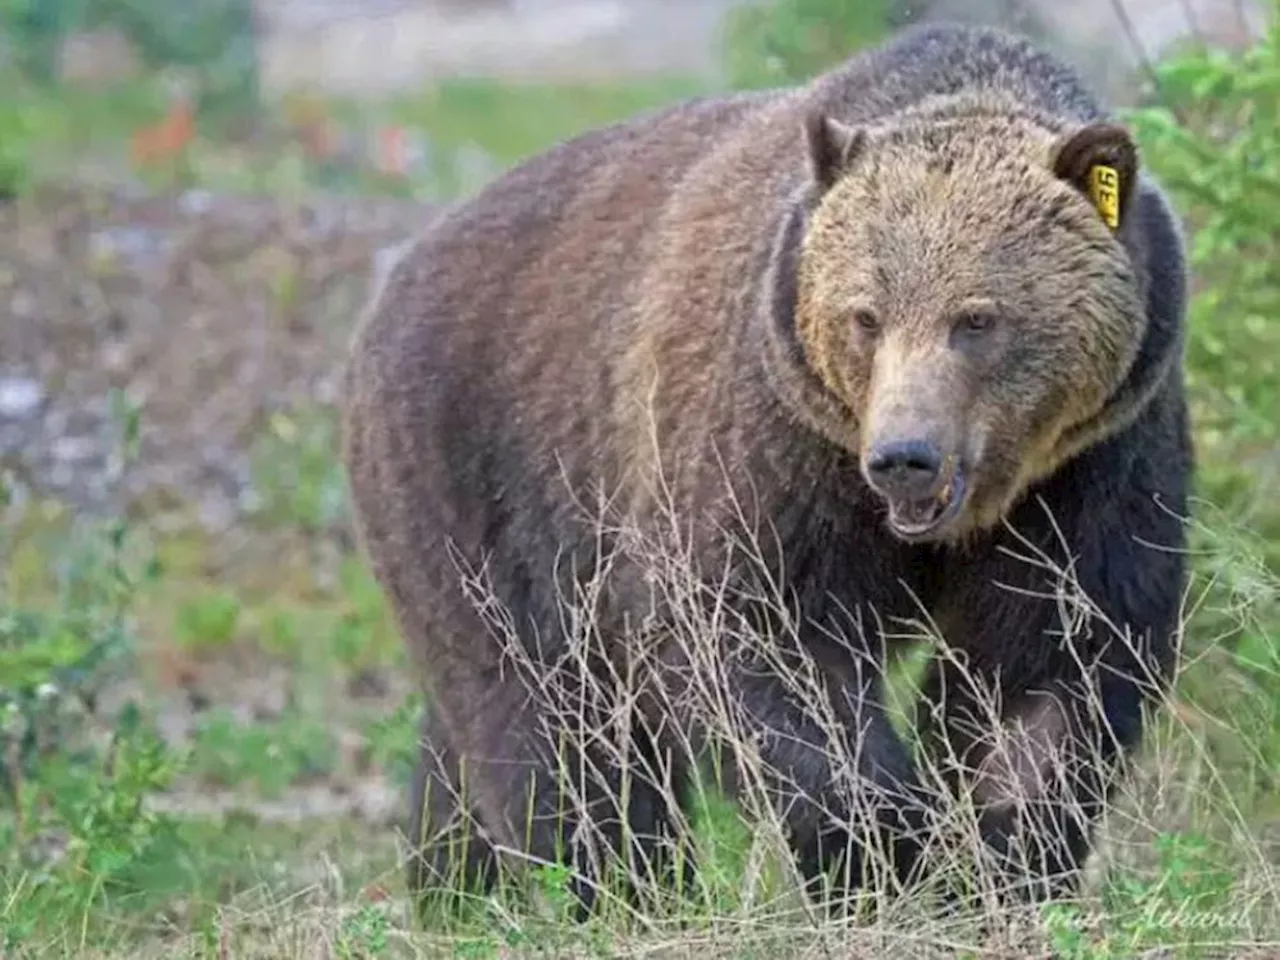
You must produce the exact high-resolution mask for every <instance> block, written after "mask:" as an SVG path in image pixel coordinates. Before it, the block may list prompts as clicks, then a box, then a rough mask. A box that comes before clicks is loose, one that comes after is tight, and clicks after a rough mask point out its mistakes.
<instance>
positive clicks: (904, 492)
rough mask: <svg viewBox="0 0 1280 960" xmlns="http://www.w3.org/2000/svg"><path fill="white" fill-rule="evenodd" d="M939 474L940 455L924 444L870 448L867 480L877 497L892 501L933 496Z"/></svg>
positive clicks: (900, 443)
mask: <svg viewBox="0 0 1280 960" xmlns="http://www.w3.org/2000/svg"><path fill="white" fill-rule="evenodd" d="M941 472H942V451H940V450H939V449H938V448H937V447H936V446H934V445H933V444H932V443H929V442H928V441H926V440H900V441H896V442H893V443H884V444H880V445H878V446H876V447H873V448H872V450H871V453H870V455H869V456H868V457H867V477H868V479H869V480H870V481H871V485H872V486H873V487H875V488H876V489H877V490H878V491H880V493H882V494H884V495H885V496H887V497H890V498H892V499H895V500H925V499H928V498H929V497H931V496H933V492H934V488H935V487H936V486H937V483H938V477H939V474H941Z"/></svg>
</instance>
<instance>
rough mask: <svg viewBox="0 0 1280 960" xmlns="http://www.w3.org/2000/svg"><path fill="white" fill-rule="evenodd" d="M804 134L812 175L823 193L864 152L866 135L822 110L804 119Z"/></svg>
mask: <svg viewBox="0 0 1280 960" xmlns="http://www.w3.org/2000/svg"><path fill="white" fill-rule="evenodd" d="M804 135H805V141H806V143H807V145H808V150H809V173H810V175H811V176H812V177H813V180H814V182H815V183H816V184H817V185H818V186H819V187H821V188H822V189H823V190H827V189H829V188H830V187H831V186H832V185H834V184H835V182H836V181H837V180H839V179H840V175H841V174H842V173H844V172H845V171H846V170H848V168H849V164H850V163H852V162H853V161H854V160H855V159H856V158H857V156H858V154H859V153H860V152H861V151H862V148H863V146H864V145H865V144H866V141H867V133H866V131H865V130H864V129H862V128H861V127H850V126H846V125H845V124H843V123H841V122H840V121H839V120H836V119H834V118H832V117H829V116H827V115H826V114H825V113H822V112H821V111H819V110H814V111H811V112H810V113H809V114H808V115H807V116H806V117H805V119H804Z"/></svg>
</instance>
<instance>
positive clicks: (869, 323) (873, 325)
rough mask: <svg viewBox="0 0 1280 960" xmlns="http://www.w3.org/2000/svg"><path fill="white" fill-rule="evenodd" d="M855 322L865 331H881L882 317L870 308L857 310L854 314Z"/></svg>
mask: <svg viewBox="0 0 1280 960" xmlns="http://www.w3.org/2000/svg"><path fill="white" fill-rule="evenodd" d="M853 322H854V323H856V324H857V325H858V329H860V330H862V331H863V332H864V333H878V332H879V331H880V318H879V317H877V316H876V315H875V314H874V313H872V312H871V311H870V310H858V311H856V312H855V313H854V315H853Z"/></svg>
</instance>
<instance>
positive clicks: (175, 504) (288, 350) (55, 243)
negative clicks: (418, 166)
mask: <svg viewBox="0 0 1280 960" xmlns="http://www.w3.org/2000/svg"><path fill="white" fill-rule="evenodd" d="M428 215H429V213H428V209H427V208H425V207H422V206H417V205H414V204H408V203H399V202H394V201H381V200H358V201H353V200H336V199H334V200H330V199H324V200H315V201H309V202H304V203H297V204H293V203H287V202H277V201H270V200H256V199H245V198H237V197H214V196H211V195H209V194H205V193H202V192H198V191H190V192H186V193H182V194H178V195H172V196H146V195H133V194H131V192H130V191H128V190H125V189H123V188H121V189H117V190H108V189H102V188H84V189H77V188H74V187H67V188H57V189H48V190H44V191H41V192H40V193H39V194H38V195H35V196H32V197H28V198H24V199H23V200H22V201H21V202H19V203H17V204H13V205H8V206H6V207H4V208H2V209H0V264H2V265H3V266H0V311H2V312H3V317H4V323H3V324H0V466H3V468H5V469H7V470H9V471H12V473H13V475H14V476H16V478H17V479H18V481H19V482H20V485H21V487H25V488H28V489H29V490H30V492H32V493H34V494H36V495H52V496H57V497H58V498H60V499H65V500H67V501H68V502H69V503H71V504H73V505H74V506H75V507H76V508H78V509H83V510H97V509H102V508H106V507H119V506H121V505H122V504H121V503H120V500H119V498H120V497H123V498H124V499H125V501H127V503H128V504H129V505H131V506H145V507H147V508H148V513H149V514H151V515H152V516H154V517H156V518H158V519H159V520H160V521H161V522H170V523H174V522H178V521H179V520H181V521H190V520H192V519H195V520H198V521H199V522H200V523H202V524H203V525H205V526H206V527H207V528H209V529H211V530H221V529H224V528H225V527H226V526H227V525H228V524H230V523H231V522H232V521H233V520H234V519H235V517H236V516H237V514H238V513H239V512H240V511H242V510H243V509H246V508H249V507H251V506H252V504H253V502H254V491H253V489H252V486H251V482H250V481H251V478H250V469H249V463H248V456H249V450H250V448H251V446H252V441H253V440H254V439H255V437H256V436H258V435H259V434H260V433H261V431H262V430H263V427H264V424H265V423H266V422H267V421H268V419H269V418H270V416H271V414H272V413H273V412H274V411H278V410H282V409H288V408H293V407H298V406H304V407H305V406H308V405H320V406H326V405H330V404H332V403H333V402H334V400H335V399H336V395H337V389H338V380H337V377H338V371H339V367H340V363H341V357H342V354H343V348H344V346H345V342H346V338H347V337H348V336H349V333H350V330H351V325H352V323H353V321H354V319H355V317H356V315H357V314H358V312H359V310H360V307H361V306H362V304H363V302H364V299H365V297H366V295H367V292H368V289H369V284H370V280H371V277H372V275H373V271H374V270H375V269H376V268H377V266H378V265H379V264H380V263H381V262H383V259H385V258H386V257H387V256H389V255H391V254H392V253H393V252H394V249H395V247H396V245H397V244H398V243H400V242H402V241H404V240H405V239H406V238H407V237H409V236H410V235H411V234H412V233H413V231H414V230H415V228H416V227H418V226H420V225H421V224H423V223H424V222H425V221H426V218H427V216H428ZM117 389H118V390H121V391H123V392H124V394H125V395H126V396H127V397H128V398H129V400H130V401H131V402H132V403H134V404H137V405H139V406H140V407H141V416H142V420H141V425H142V430H141V451H140V453H141V455H140V457H139V458H138V460H137V463H136V465H133V466H131V467H130V469H129V471H128V473H127V475H125V476H123V477H118V476H117V475H116V474H117V473H118V470H119V464H118V463H117V462H116V458H114V456H113V450H114V446H115V440H116V432H117V431H116V429H115V427H114V425H113V420H112V416H111V409H110V394H111V391H113V390H117ZM113 498H114V499H113Z"/></svg>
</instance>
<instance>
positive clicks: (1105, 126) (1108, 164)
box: [1050, 123, 1138, 230]
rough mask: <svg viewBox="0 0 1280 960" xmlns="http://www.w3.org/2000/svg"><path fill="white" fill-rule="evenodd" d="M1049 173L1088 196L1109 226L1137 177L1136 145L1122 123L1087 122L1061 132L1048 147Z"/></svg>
mask: <svg viewBox="0 0 1280 960" xmlns="http://www.w3.org/2000/svg"><path fill="white" fill-rule="evenodd" d="M1050 163H1051V165H1052V167H1053V173H1054V175H1055V176H1057V177H1061V178H1062V179H1063V180H1066V181H1067V182H1068V183H1070V184H1071V185H1072V186H1074V187H1075V188H1076V189H1077V190H1079V191H1080V192H1081V193H1083V194H1084V195H1085V196H1086V197H1088V198H1089V199H1090V200H1091V201H1092V202H1093V205H1094V206H1095V207H1097V208H1098V214H1099V215H1100V216H1101V217H1102V219H1103V221H1105V222H1106V224H1107V226H1109V227H1110V228H1111V229H1112V230H1118V229H1119V228H1120V224H1122V223H1123V222H1124V216H1125V213H1126V212H1127V211H1128V209H1129V199H1130V198H1131V197H1132V196H1133V188H1134V186H1135V184H1136V183H1137V177H1138V148H1137V145H1136V144H1135V143H1134V142H1133V138H1132V137H1131V136H1130V135H1129V131H1128V130H1126V129H1125V128H1124V127H1122V126H1120V125H1118V124H1114V123H1091V124H1088V125H1087V126H1084V127H1080V128H1079V129H1077V130H1075V131H1073V132H1071V133H1067V134H1063V135H1062V136H1061V137H1059V138H1058V139H1057V140H1056V141H1055V142H1054V144H1053V146H1052V147H1051V150H1050Z"/></svg>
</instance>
